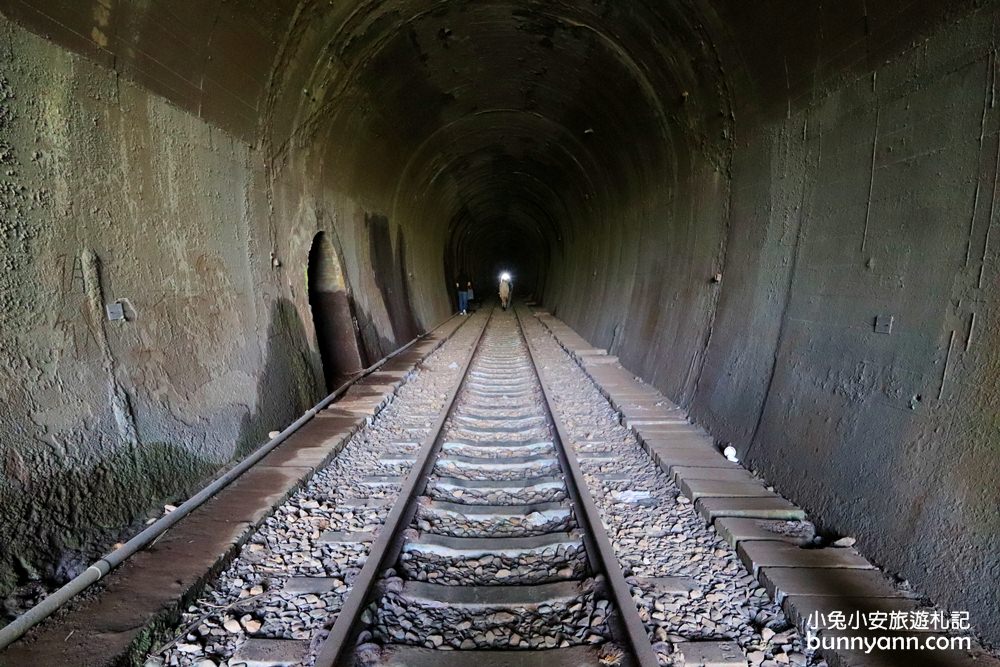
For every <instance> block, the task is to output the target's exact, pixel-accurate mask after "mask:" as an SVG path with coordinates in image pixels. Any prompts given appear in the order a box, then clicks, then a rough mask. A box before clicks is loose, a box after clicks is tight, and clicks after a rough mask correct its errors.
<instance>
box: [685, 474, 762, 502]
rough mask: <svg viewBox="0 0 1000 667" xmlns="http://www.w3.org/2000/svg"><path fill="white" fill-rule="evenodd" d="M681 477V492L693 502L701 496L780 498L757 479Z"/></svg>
mask: <svg viewBox="0 0 1000 667" xmlns="http://www.w3.org/2000/svg"><path fill="white" fill-rule="evenodd" d="M679 479H680V487H681V493H683V494H684V495H685V496H687V497H688V498H689V499H690V500H691V501H692V502H694V501H696V500H698V499H699V498H778V497H779V496H778V495H777V494H775V493H774V492H773V491H768V490H767V489H765V488H764V485H763V484H761V483H760V482H758V481H756V480H742V481H738V482H730V481H720V480H713V479H685V478H679Z"/></svg>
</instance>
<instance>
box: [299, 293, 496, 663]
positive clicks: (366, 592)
mask: <svg viewBox="0 0 1000 667" xmlns="http://www.w3.org/2000/svg"><path fill="white" fill-rule="evenodd" d="M495 310H496V308H495V307H494V308H493V309H492V310H490V314H489V316H488V317H487V318H486V322H485V323H484V324H483V327H482V329H480V331H479V335H478V336H477V337H476V340H475V341H474V343H473V345H472V347H471V349H470V351H469V355H468V357H466V359H465V363H464V364H463V365H462V369H461V375H460V377H459V380H458V382H456V383H455V387H454V388H453V389H452V390H451V392H450V393H449V394H448V397H447V398H446V399H445V405H444V407H443V408H442V409H441V412H440V414H439V415H438V418H437V420H436V421H435V422H434V424H433V425H432V426H431V429H430V433H429V434H428V435H427V437H426V438H424V441H423V443H422V444H421V446H420V451H419V452H418V454H417V457H416V460H415V461H414V464H413V467H412V468H411V469H410V472H409V474H407V476H406V479H405V480H404V482H403V485H402V487H401V488H400V491H399V496H398V497H397V499H396V502H395V503H393V506H392V509H391V510H390V512H389V516H388V517H386V520H385V523H383V524H382V527H381V528H380V529H379V532H378V535H377V536H376V537H375V541H374V542H373V543H372V546H371V549H370V550H369V552H368V558H367V559H366V560H365V564H364V566H363V567H362V568H361V572H359V573H358V576H357V577H356V578H355V579H354V581H353V582H352V584H351V586H352V588H351V592H350V594H349V595H348V596H347V599H346V600H345V601H344V606H343V607H341V609H340V613H339V615H338V616H337V620H336V621H335V622H334V624H333V628H331V629H330V634H329V635H327V637H326V639H324V640H323V643H322V644H321V645H320V647H319V650H318V651H317V653H316V662H315V663H314V665H315V667H334V666H335V665H337V664H338V660H340V659H341V657H342V656H343V654H344V650H345V649H346V648H348V644H349V643H350V642H351V641H352V640H353V638H354V637H355V632H354V630H355V626H356V625H357V621H358V619H359V618H360V617H361V614H362V613H363V612H364V610H365V607H366V606H367V605H368V602H369V597H370V596H371V593H372V591H373V589H374V587H375V583H376V581H378V578H379V576H380V575H381V573H382V572H383V571H384V570H385V569H386V568H388V567H391V566H392V565H393V563H395V561H396V559H397V558H398V557H399V552H400V550H401V549H402V537H403V532H404V531H405V530H406V528H407V527H408V526H409V524H410V521H412V519H413V515H414V513H415V512H416V505H415V503H414V502H413V501H414V499H415V498H416V497H417V494H418V493H419V491H420V490H421V489H422V488H423V487H422V486H421V484H422V483H425V482H426V481H427V477H428V473H429V472H430V470H431V467H432V466H433V463H434V460H435V455H436V454H437V452H438V450H439V449H440V441H441V432H442V430H443V429H444V423H445V421H446V420H447V419H448V417H449V416H451V414H452V412H453V411H454V409H455V402H456V399H457V398H458V395H459V393H460V392H461V390H462V387H463V386H464V385H465V379H466V376H467V375H468V373H469V367H470V366H471V365H472V360H473V358H474V357H475V356H476V352H477V351H478V350H479V345H480V343H481V342H482V340H483V335H484V334H485V333H486V328H487V327H488V326H489V323H490V321H491V320H492V319H493V313H494V312H495Z"/></svg>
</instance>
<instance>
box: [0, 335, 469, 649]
mask: <svg viewBox="0 0 1000 667" xmlns="http://www.w3.org/2000/svg"><path fill="white" fill-rule="evenodd" d="M454 317H456V316H455V315H452V316H451V317H449V318H448V319H446V320H444V321H443V322H441V323H440V324H438V325H437V326H436V327H434V328H433V329H431V330H430V331H427V332H425V333H423V334H421V335H419V336H417V337H416V338H414V339H413V340H411V341H410V342H409V343H407V344H406V345H403V346H402V347H400V348H398V349H397V350H395V351H393V352H391V353H390V354H388V355H386V356H385V357H383V358H382V359H380V360H379V361H378V362H376V363H375V364H372V365H371V366H369V367H368V368H365V369H364V370H361V371H358V372H357V373H356V374H354V376H352V377H351V378H350V379H349V380H347V381H346V382H345V383H344V384H342V385H340V386H339V387H337V388H336V389H335V390H334V391H333V392H331V393H330V394H329V395H327V396H326V398H324V399H323V400H322V401H320V402H319V403H317V404H316V405H314V406H313V407H311V408H309V410H307V411H306V412H305V413H304V414H303V415H302V416H301V417H299V418H298V419H296V420H295V421H294V422H292V423H291V425H289V426H288V427H287V428H285V430H283V431H282V432H281V433H279V434H278V435H276V436H275V437H273V438H271V439H270V440H269V441H267V442H266V443H264V444H263V445H262V446H261V447H259V448H258V449H256V450H255V451H254V452H253V453H252V454H250V455H249V456H248V457H246V458H245V459H243V460H242V461H240V463H239V464H237V465H236V466H235V467H233V468H231V469H229V470H228V471H227V472H226V473H225V474H224V475H222V476H221V477H219V478H217V479H215V480H214V481H213V482H212V483H211V484H209V485H208V486H206V487H204V488H203V489H202V490H201V491H199V492H198V493H196V494H195V495H193V496H191V497H190V498H188V499H187V500H186V501H184V502H183V503H182V504H181V505H180V506H178V507H177V509H175V510H174V511H172V512H170V513H169V514H167V515H165V516H163V517H160V518H159V519H158V520H156V521H155V522H153V523H152V524H150V525H149V526H147V527H146V529H145V530H143V531H142V532H141V533H139V534H138V535H136V536H135V537H133V538H132V539H130V540H129V541H128V542H126V543H125V544H123V545H122V546H120V547H119V548H117V549H115V550H114V551H112V552H110V553H108V554H105V555H104V556H103V557H101V558H100V559H98V560H97V562H95V563H94V564H93V565H91V566H90V567H88V568H87V569H86V570H84V571H83V572H82V573H81V574H79V575H77V576H76V577H74V578H73V579H72V580H70V581H69V582H68V583H66V584H65V585H64V586H63V587H62V588H60V589H58V590H57V591H55V592H53V593H52V594H51V595H49V596H48V597H46V598H45V599H44V600H42V601H41V602H39V603H38V604H37V605H35V606H34V607H32V608H31V609H29V610H28V611H26V612H25V613H23V614H21V615H20V616H18V617H17V618H16V619H14V620H13V621H12V622H11V623H9V624H8V625H6V626H5V627H4V628H3V629H0V650H2V649H5V648H7V647H8V646H10V645H11V644H13V643H14V642H15V641H17V640H18V639H19V638H21V637H22V636H23V635H24V633H26V632H27V631H28V630H30V629H31V628H33V627H34V626H36V625H38V624H39V623H41V622H42V621H44V620H45V619H46V618H48V617H49V616H51V615H52V614H53V613H54V612H55V611H56V610H58V609H60V608H61V607H62V606H63V605H65V604H66V603H67V602H69V601H70V600H72V599H73V598H74V597H76V596H77V595H79V594H80V593H81V592H82V591H84V590H85V589H86V588H88V587H89V586H90V585H91V584H94V583H96V582H97V581H100V580H101V579H103V578H104V577H105V576H106V575H107V574H108V572H110V571H111V570H113V569H114V568H116V567H118V566H119V565H121V564H122V563H123V562H125V560H127V559H128V558H130V557H131V556H132V555H134V554H135V553H136V552H138V551H140V550H142V549H143V548H144V547H146V546H147V545H149V543H151V542H152V541H153V540H155V539H156V538H157V537H159V536H160V535H162V534H163V533H164V532H166V531H167V530H169V529H170V528H171V527H172V526H173V525H174V524H176V523H177V522H178V521H180V520H181V519H183V518H184V517H185V516H187V515H188V514H190V513H191V512H193V511H194V510H196V509H198V508H199V507H201V506H202V505H204V504H205V502H207V501H208V500H209V499H210V498H212V497H213V496H214V495H215V494H216V493H218V492H219V491H221V490H222V489H223V488H225V487H226V486H228V485H229V484H230V483H231V482H233V481H234V480H235V479H237V478H238V477H239V476H240V475H242V474H243V473H245V472H246V471H247V470H249V469H250V468H252V467H253V466H254V465H255V464H257V463H258V462H259V461H260V460H261V459H262V458H264V457H265V456H267V454H269V453H270V452H271V451H272V450H273V449H274V448H275V447H277V446H278V445H280V444H281V443H282V442H284V441H285V440H286V439H288V437H289V436H290V435H292V434H293V433H295V431H297V430H299V429H300V428H301V427H302V425H303V424H305V423H306V422H308V421H309V420H310V419H312V418H313V417H315V416H316V414H317V413H319V412H320V411H321V410H323V409H324V408H326V407H327V406H328V405H330V404H331V403H333V402H334V401H335V400H337V398H339V397H340V396H342V395H343V394H344V392H346V391H347V390H348V389H349V388H350V387H351V385H353V384H354V383H355V382H357V381H358V380H360V379H361V378H363V377H365V376H368V375H370V374H371V373H373V372H374V371H376V370H378V369H379V368H381V367H382V366H383V365H385V363H386V362H388V361H389V360H390V359H392V358H394V357H396V356H398V355H399V354H401V353H402V352H404V351H405V350H406V349H408V348H409V347H410V346H411V345H413V344H414V343H416V342H417V341H419V340H421V339H423V338H426V337H427V336H429V335H430V334H432V333H434V332H435V331H437V330H438V329H440V328H441V327H442V326H444V325H445V324H447V323H448V322H449V321H451V320H452V319H454Z"/></svg>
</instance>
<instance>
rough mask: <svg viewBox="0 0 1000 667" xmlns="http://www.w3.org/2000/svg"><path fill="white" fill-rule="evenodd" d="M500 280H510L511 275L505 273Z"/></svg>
mask: <svg viewBox="0 0 1000 667" xmlns="http://www.w3.org/2000/svg"><path fill="white" fill-rule="evenodd" d="M500 280H510V274H509V273H507V272H506V271H504V272H503V273H501V274H500Z"/></svg>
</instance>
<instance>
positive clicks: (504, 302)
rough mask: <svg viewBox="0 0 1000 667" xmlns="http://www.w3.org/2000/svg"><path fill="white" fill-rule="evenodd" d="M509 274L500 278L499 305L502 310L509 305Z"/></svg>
mask: <svg viewBox="0 0 1000 667" xmlns="http://www.w3.org/2000/svg"><path fill="white" fill-rule="evenodd" d="M510 292H511V288H510V274H509V273H504V274H501V276H500V305H501V306H502V307H503V309H504V310H507V306H509V305H510Z"/></svg>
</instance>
